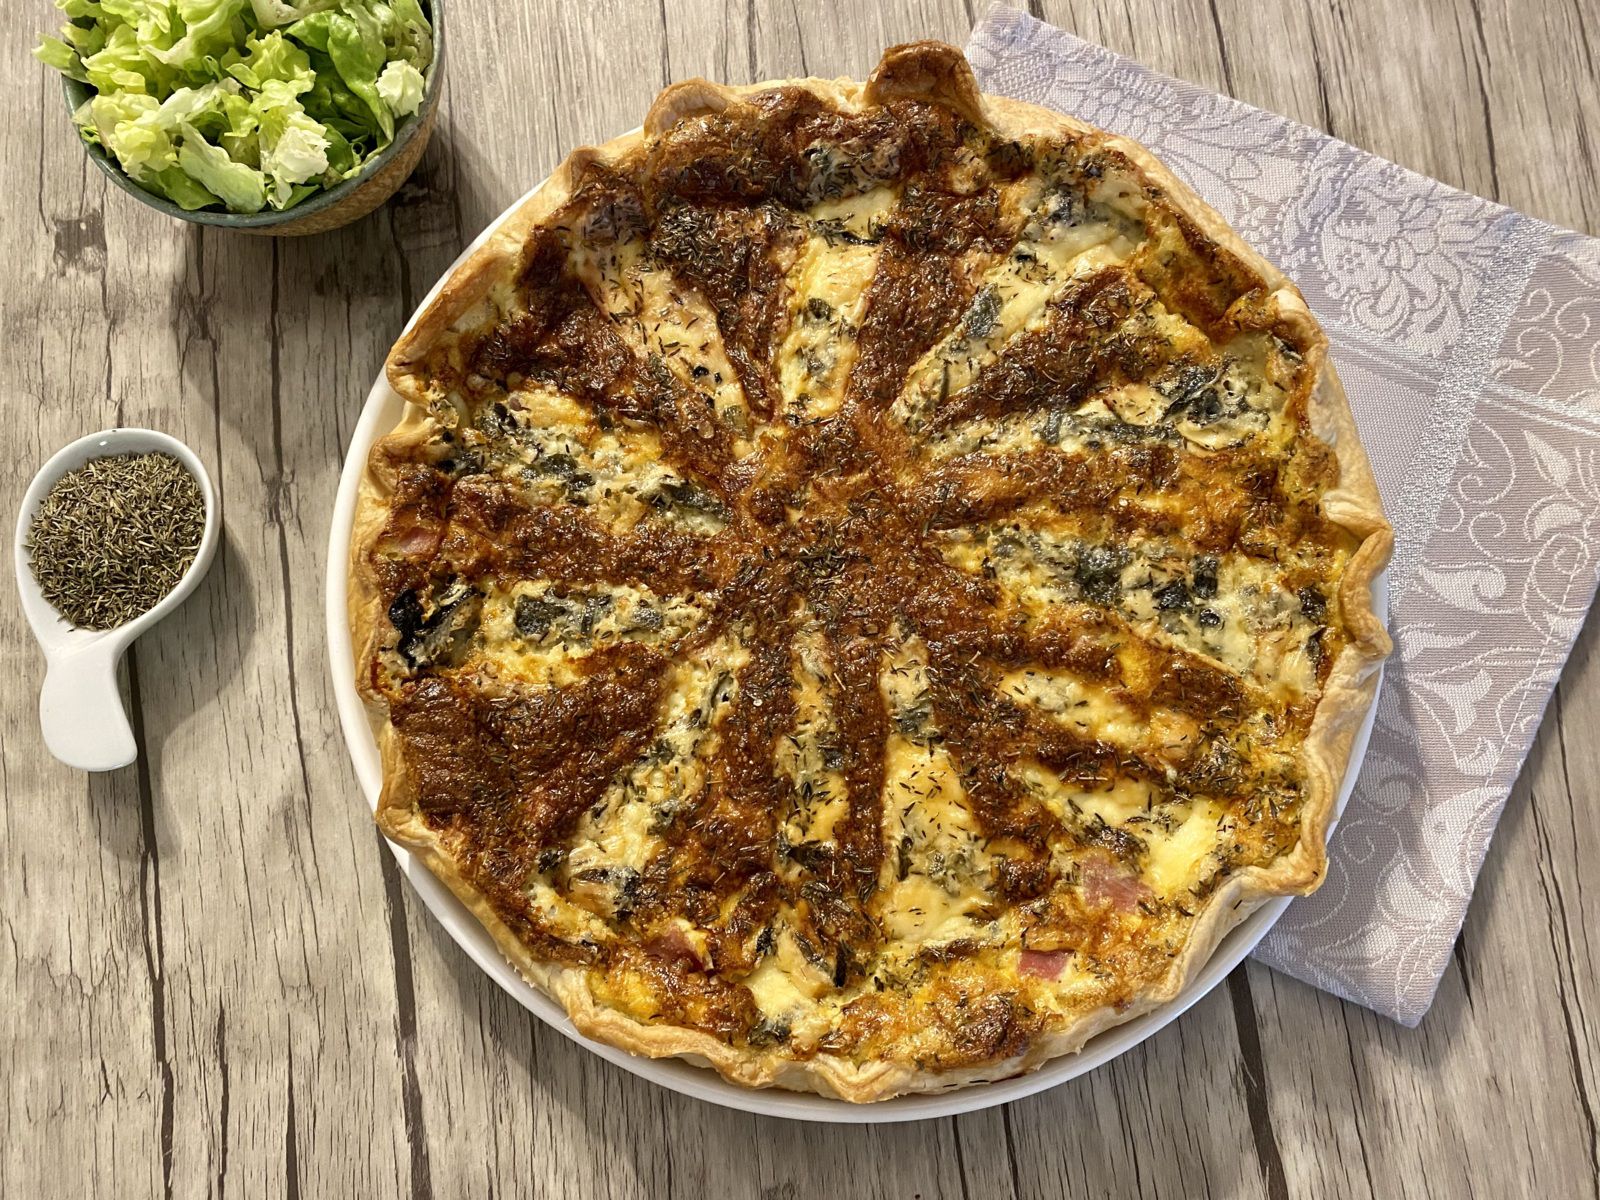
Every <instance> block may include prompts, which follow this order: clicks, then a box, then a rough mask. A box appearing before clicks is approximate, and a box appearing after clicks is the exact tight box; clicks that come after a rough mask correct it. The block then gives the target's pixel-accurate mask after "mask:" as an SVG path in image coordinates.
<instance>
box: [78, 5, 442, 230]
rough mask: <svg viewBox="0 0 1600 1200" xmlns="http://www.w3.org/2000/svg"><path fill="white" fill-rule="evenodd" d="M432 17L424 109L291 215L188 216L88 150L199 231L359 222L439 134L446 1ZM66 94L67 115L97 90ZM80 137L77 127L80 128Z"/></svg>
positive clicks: (210, 212)
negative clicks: (211, 227)
mask: <svg viewBox="0 0 1600 1200" xmlns="http://www.w3.org/2000/svg"><path fill="white" fill-rule="evenodd" d="M423 3H424V5H425V6H426V8H427V9H428V17H429V19H430V20H431V21H432V22H433V62H432V64H431V65H430V66H429V67H428V70H427V72H426V75H427V78H426V81H425V83H424V86H423V91H422V104H421V105H420V106H419V107H418V108H417V111H416V112H415V113H413V114H412V115H411V116H409V117H407V118H406V119H405V121H404V123H402V124H401V125H400V127H399V128H398V129H396V130H395V134H394V141H392V142H390V143H389V144H388V145H387V146H385V147H384V148H383V150H382V151H381V152H380V153H378V154H375V155H373V156H372V158H370V159H369V160H367V163H366V165H365V166H363V167H362V168H361V171H360V173H359V174H357V175H354V176H352V177H351V178H349V179H346V180H344V181H343V182H342V183H340V184H339V185H338V186H336V187H332V188H329V189H328V190H327V191H324V192H318V193H317V194H316V195H314V196H309V197H307V198H306V199H305V200H302V201H301V202H300V203H299V204H297V205H295V206H294V207H293V208H291V209H289V210H288V211H286V212H278V211H273V210H265V209H264V210H262V211H261V212H258V213H231V212H226V211H223V210H220V209H198V210H196V211H194V212H186V211H185V210H184V209H182V208H179V207H178V206H177V205H176V204H174V203H172V201H170V200H168V199H166V198H165V197H163V196H157V195H155V194H154V193H152V192H147V191H145V190H144V188H142V187H140V186H139V185H138V184H137V183H135V182H134V181H133V180H131V179H129V178H128V176H127V175H126V174H125V173H124V172H123V170H122V168H121V167H120V166H118V165H117V161H116V159H114V158H112V157H111V156H110V155H109V154H107V153H106V151H105V149H104V147H102V146H98V145H96V144H94V143H92V142H84V141H83V139H82V138H79V139H78V140H79V141H80V142H82V144H83V148H84V150H85V151H86V152H87V153H88V155H89V157H90V159H92V160H93V161H94V164H95V166H97V167H99V168H100V169H101V170H102V171H103V172H105V174H106V177H107V178H108V179H110V180H111V182H112V183H114V184H116V185H117V186H118V187H119V188H121V189H122V190H123V191H125V192H127V193H128V194H129V195H130V196H134V197H136V198H137V199H138V200H139V202H140V203H142V204H145V205H147V206H149V207H150V208H153V209H156V210H157V211H159V212H164V213H166V214H167V216H169V217H176V218H177V219H178V220H180V221H189V222H192V223H194V224H197V225H215V226H218V227H219V228H222V229H235V230H238V231H239V232H240V233H255V234H266V235H268V236H272V237H293V236H298V235H304V234H310V233H324V232H326V231H327V230H330V229H337V228H338V227H339V226H341V225H348V224H349V223H350V222H351V221H356V220H359V219H360V218H362V217H364V216H366V215H367V214H368V213H370V212H371V211H372V210H373V209H375V208H377V207H378V206H379V205H380V204H382V203H383V202H384V201H385V200H387V199H389V197H390V196H392V195H394V194H395V192H397V191H399V190H400V185H401V184H402V183H404V182H405V181H406V177H407V176H408V175H410V174H411V172H412V171H413V170H415V169H416V165H417V163H418V162H419V161H420V160H421V158H422V152H423V151H424V150H425V149H427V146H428V138H429V137H430V136H431V135H432V133H433V123H434V117H435V115H436V114H437V112H438V107H439V94H440V92H442V91H443V90H444V43H445V29H444V24H445V23H444V0H423ZM61 82H62V90H63V91H64V92H65V93H66V97H67V111H68V112H76V111H77V110H78V108H79V107H80V106H81V105H82V104H83V103H84V101H86V100H88V99H89V98H90V97H91V96H93V95H94V89H93V88H91V87H90V86H89V85H88V84H85V83H80V82H79V81H78V80H76V79H65V78H63V79H62V81H61ZM74 135H75V136H76V127H74Z"/></svg>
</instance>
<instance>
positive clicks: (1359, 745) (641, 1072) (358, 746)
mask: <svg viewBox="0 0 1600 1200" xmlns="http://www.w3.org/2000/svg"><path fill="white" fill-rule="evenodd" d="M540 186H542V185H540ZM535 191H538V187H535V188H534V189H533V190H532V191H530V192H528V196H531V195H533V192H535ZM528 196H524V197H523V198H522V200H526V199H527V198H528ZM522 200H518V201H517V203H516V204H513V205H512V206H511V207H510V208H508V209H506V211H505V212H503V213H501V214H500V216H499V217H497V218H496V219H495V221H494V222H493V223H492V224H491V225H490V226H489V227H488V228H487V229H485V230H484V231H483V232H482V233H481V234H479V235H478V238H477V240H475V241H474V242H473V243H472V245H470V246H468V247H467V248H466V250H464V251H462V253H461V257H460V258H458V259H456V261H455V262H454V263H452V264H451V266H450V269H449V270H448V271H446V272H445V273H444V275H443V276H441V277H440V279H439V282H438V283H436V284H435V285H434V286H433V290H432V291H430V292H429V293H428V295H427V297H426V298H425V299H424V300H423V301H422V303H421V304H420V305H419V306H418V307H417V312H418V313H420V312H421V311H422V310H423V309H425V308H427V307H428V305H429V304H431V303H432V302H433V298H434V297H435V296H436V295H438V293H439V290H440V289H441V288H442V287H443V286H444V282H445V280H446V279H448V278H449V277H450V276H451V275H452V274H453V273H454V272H455V270H456V268H457V267H459V266H460V265H461V264H462V263H463V262H464V261H465V260H466V258H467V256H468V255H470V254H471V253H472V252H473V251H474V250H476V249H477V248H478V247H479V246H481V245H482V244H483V243H484V242H485V241H486V240H487V239H488V238H489V236H490V235H491V234H492V233H493V232H494V231H495V229H497V228H498V227H499V226H500V223H501V222H502V221H504V220H505V219H506V218H507V217H509V216H510V215H511V214H512V213H513V212H514V211H516V209H517V208H518V207H520V205H521V204H522ZM415 320H416V314H415V313H414V314H412V317H411V321H412V322H414V321H415ZM409 327H410V324H409V323H408V325H407V328H409ZM404 411H405V401H404V400H402V399H401V397H400V396H399V394H398V393H396V392H395V391H394V389H393V388H391V387H390V386H389V383H388V380H387V379H385V378H384V376H383V375H382V373H380V374H379V376H378V378H377V379H376V380H375V381H374V382H373V385H372V391H371V392H370V393H369V394H368V396H367V403H366V407H365V408H364V409H363V410H362V413H361V420H360V421H359V423H357V425H356V430H355V433H354V434H353V435H352V437H351V439H350V449H349V452H348V454H347V455H346V457H345V464H344V472H343V474H342V475H341V476H340V478H339V493H338V497H337V498H336V500H335V501H334V506H333V527H332V530H331V531H330V533H329V537H328V587H327V620H328V662H329V666H330V669H331V670H332V672H333V689H334V696H335V698H336V700H337V702H338V706H339V720H340V723H341V725H342V726H343V728H344V737H345V741H346V743H348V745H349V747H350V759H351V761H352V762H353V763H354V764H355V769H356V778H357V779H358V780H359V781H360V783H361V790H362V792H363V793H364V794H365V796H366V799H367V803H368V804H369V805H371V806H372V807H373V808H374V809H376V808H377V805H378V793H379V792H380V790H381V789H382V787H383V766H382V762H381V760H380V759H379V756H378V743H377V739H376V736H375V733H374V730H373V727H372V723H371V720H370V718H369V717H368V715H367V710H366V706H365V704H364V703H363V702H362V700H361V696H360V694H359V693H358V692H357V691H356V679H355V654H354V650H353V649H352V646H351V642H350V625H349V621H348V619H347V616H346V613H347V606H346V593H345V586H346V574H347V564H348V563H349V561H350V527H351V525H352V523H353V522H354V519H355V511H356V497H357V494H358V493H359V491H360V485H361V477H362V474H363V473H364V472H365V470H366V463H367V452H368V450H370V449H371V447H372V444H373V443H374V442H375V441H377V440H378V439H379V438H380V437H382V436H383V435H384V434H386V433H388V432H389V430H391V429H393V428H394V427H395V426H396V425H398V424H399V423H400V419H401V417H402V416H403V415H404ZM1373 601H1374V604H1375V606H1376V611H1377V612H1386V611H1387V610H1388V602H1389V587H1388V577H1387V575H1381V576H1379V577H1378V579H1377V580H1376V581H1375V582H1374V583H1373ZM1380 687H1381V684H1380ZM1377 708H1378V706H1377V702H1376V699H1374V702H1373V705H1372V707H1371V708H1370V709H1369V710H1368V712H1367V718H1366V720H1365V721H1364V722H1363V723H1362V725H1361V729H1360V731H1359V732H1358V733H1357V734H1356V739H1355V745H1354V746H1353V747H1352V749H1351V754H1350V766H1349V769H1348V770H1347V771H1346V773H1345V779H1344V785H1343V787H1342V788H1341V789H1340V792H1339V801H1338V808H1337V811H1336V813H1335V819H1337V816H1338V813H1342V812H1343V811H1344V806H1345V802H1346V801H1347V800H1349V798H1350V792H1351V790H1352V789H1353V788H1354V787H1355V780H1356V776H1357V774H1359V773H1360V770H1361V761H1362V759H1363V758H1364V757H1365V756H1366V750H1367V740H1368V738H1369V737H1370V736H1371V733H1372V722H1373V718H1374V716H1375V715H1376V713H1377ZM389 848H390V849H391V850H393V851H394V855H395V858H397V859H398V860H399V861H400V870H401V872H402V873H403V874H404V875H405V876H406V878H407V879H409V880H410V881H411V886H412V887H414V888H416V890H417V894H418V895H419V896H421V897H422V901H423V903H424V904H426V905H427V906H428V908H429V909H430V910H431V911H432V912H433V915H434V916H435V917H436V918H437V919H438V921H439V923H440V924H441V925H443V926H444V928H445V931H446V932H448V933H449V934H450V936H451V937H452V938H454V939H455V941H456V943H457V945H459V946H460V947H461V948H462V949H463V950H465V951H466V952H467V955H468V957H470V958H471V959H472V960H473V962H475V963H477V964H478V966H480V967H482V968H483V971H484V973H485V974H487V975H488V976H489V978H491V979H493V980H494V981H495V982H496V983H498V984H499V985H500V986H501V987H503V988H504V989H505V990H506V991H507V992H509V993H510V994H511V995H512V996H513V997H515V998H516V999H517V1000H518V1001H519V1002H520V1003H521V1004H523V1005H524V1006H525V1007H527V1008H528V1010H529V1011H531V1012H532V1013H533V1014H534V1015H535V1016H536V1017H538V1018H539V1019H540V1020H541V1021H543V1022H544V1023H545V1024H546V1025H549V1026H550V1027H551V1028H553V1029H555V1030H556V1031H558V1032H559V1033H562V1034H564V1035H565V1036H567V1037H569V1038H571V1039H572V1040H573V1041H575V1042H577V1043H578V1044H579V1045H581V1046H584V1047H585V1048H587V1049H589V1050H592V1051H594V1053H596V1054H598V1055H599V1056H600V1057H601V1058H603V1059H605V1060H607V1061H608V1062H613V1063H615V1064H616V1065H617V1066H619V1067H621V1068H623V1069H624V1070H626V1071H632V1072H633V1073H634V1074H635V1075H638V1076H639V1077H640V1078H642V1079H648V1080H650V1081H651V1082H652V1083H659V1084H660V1085H661V1086H662V1087H667V1088H671V1089H672V1090H673V1091H675V1092H682V1093H683V1094H684V1095H685V1096H693V1097H695V1098H696V1099H699V1100H708V1101H710V1102H711V1103H712V1104H721V1105H724V1106H726V1107H728V1108H736V1109H742V1110H744V1111H746V1112H752V1113H758V1114H763V1115H766V1116H776V1117H790V1118H793V1119H795V1120H802V1121H835V1122H841V1123H848V1124H875V1123H881V1122H889V1121H916V1120H922V1119H925V1118H930V1117H944V1116H950V1115H952V1114H955V1113H965V1112H974V1111H976V1110H978V1109H982V1108H990V1107H992V1106H994V1105H996V1104H1005V1103H1007V1102H1008V1101H1011V1100H1019V1099H1021V1098H1022V1097H1024V1096H1031V1095H1033V1094H1034V1093H1035V1092H1041V1091H1044V1090H1045V1089H1046V1088H1051V1087H1055V1086H1056V1085H1057V1084H1060V1083H1065V1082H1066V1081H1067V1080H1069V1079H1076V1078H1077V1077H1078V1076H1079V1075H1082V1074H1084V1073H1085V1072H1086V1071H1092V1070H1093V1069H1094V1068H1095V1067H1098V1066H1100V1065H1101V1064H1102V1063H1105V1062H1108V1061H1110V1060H1111V1059H1113V1058H1115V1057H1117V1055H1119V1054H1122V1053H1124V1052H1126V1051H1128V1050H1131V1049H1132V1048H1133V1047H1134V1046H1137V1045H1138V1044H1139V1043H1140V1042H1142V1041H1144V1040H1145V1039H1146V1038H1147V1037H1149V1036H1151V1035H1152V1034H1153V1033H1155V1032H1156V1031H1157V1030H1158V1029H1160V1028H1162V1027H1163V1026H1164V1025H1166V1024H1167V1023H1168V1022H1169V1021H1172V1020H1173V1019H1175V1018H1176V1017H1178V1016H1179V1015H1180V1014H1182V1013H1183V1012H1184V1011H1185V1010H1187V1009H1188V1008H1189V1007H1190V1006H1191V1005H1193V1004H1195V1003H1196V1002H1197V1001H1199V1000H1200V998H1201V997H1203V996H1204V995H1205V994H1206V993H1207V992H1209V991H1210V990H1211V989H1212V988H1214V987H1216V986H1217V984H1218V983H1220V982H1222V980H1223V978H1224V977H1226V976H1227V974H1228V972H1230V971H1232V970H1233V969H1234V967H1236V966H1238V965H1239V964H1240V963H1241V962H1243V961H1244V959H1245V958H1246V957H1247V956H1248V955H1249V953H1250V951H1252V950H1253V949H1255V947H1256V943H1258V942H1259V941H1260V940H1261V939H1262V938H1263V937H1265V936H1266V935H1267V931H1268V930H1269V929H1271V928H1272V926H1273V925H1274V924H1275V923H1276V922H1277V920H1278V918H1279V917H1280V916H1281V915H1282V914H1283V910H1284V909H1285V908H1287V907H1288V906H1289V902H1290V900H1291V897H1288V896H1284V897H1279V898H1276V899H1273V900H1269V901H1267V902H1266V903H1265V904H1263V905H1262V906H1261V907H1260V908H1258V909H1256V911H1255V912H1253V913H1251V914H1250V915H1249V916H1248V917H1246V918H1245V919H1244V920H1243V921H1241V922H1240V923H1239V925H1238V926H1237V927H1235V928H1234V929H1233V931H1232V932H1230V933H1229V934H1228V936H1227V937H1225V938H1223V939H1222V942H1221V943H1220V944H1219V945H1218V946H1217V949H1216V952H1215V953H1214V954H1213V955H1212V956H1211V958H1210V960H1209V961H1208V962H1207V963H1206V965H1205V966H1204V967H1203V968H1202V969H1201V970H1200V972H1199V973H1198V974H1197V975H1196V976H1195V977H1194V978H1193V979H1191V980H1190V981H1189V986H1188V987H1186V988H1184V990H1183V991H1182V992H1181V993H1179V994H1178V996H1176V997H1175V998H1174V999H1173V1000H1172V1001H1171V1002H1170V1003H1168V1004H1164V1005H1162V1006H1161V1007H1160V1008H1157V1009H1154V1010H1152V1011H1150V1012H1148V1013H1145V1014H1144V1015H1143V1016H1139V1017H1135V1018H1134V1019H1133V1020H1131V1021H1129V1022H1127V1023H1126V1024H1123V1025H1118V1026H1116V1027H1114V1028H1112V1029H1108V1030H1106V1032H1104V1033H1102V1034H1100V1035H1099V1036H1097V1037H1094V1038H1091V1039H1090V1040H1089V1042H1088V1043H1087V1044H1086V1045H1085V1046H1084V1047H1083V1049H1082V1050H1080V1051H1079V1052H1078V1053H1076V1054H1069V1055H1066V1056H1064V1057H1062V1058H1057V1059H1053V1060H1052V1061H1050V1062H1048V1063H1046V1064H1045V1065H1044V1066H1043V1067H1041V1068H1039V1069H1038V1070H1037V1071H1034V1072H1032V1073H1031V1074H1027V1075H1019V1076H1017V1077H1015V1078H1012V1079H1001V1080H996V1081H995V1082H993V1083H982V1084H975V1085H973V1086H971V1087H966V1088H961V1089H959V1090H957V1091H953V1092H943V1093H939V1094H935V1095H925V1096H901V1097H897V1098H896V1099H892V1100H884V1101H881V1102H879V1103H877V1104H850V1103H848V1102H847V1101H844V1100H833V1099H829V1098H828V1097H825V1096H817V1095H812V1094H809V1093H802V1092H789V1091H783V1090H781V1089H777V1088H770V1089H767V1090H764V1091H756V1090H753V1089H750V1088H743V1087H739V1086H737V1085H735V1084H732V1083H729V1082H727V1081H726V1080H724V1079H723V1078H722V1077H721V1076H720V1075H718V1074H717V1073H716V1072H715V1071H713V1070H711V1069H710V1068H707V1067H695V1066H691V1065H690V1064H688V1063H686V1062H682V1061H680V1060H679V1059H673V1058H644V1057H642V1056H640V1055H636V1054H631V1053H629V1052H628V1051H626V1050H621V1049H618V1048H617V1047H616V1046H610V1045H607V1044H606V1043H604V1042H596V1041H592V1040H591V1039H589V1038H586V1037H584V1036H583V1034H581V1033H579V1032H578V1030H577V1029H576V1028H575V1027H574V1026H573V1024H572V1022H571V1021H570V1020H569V1019H568V1018H567V1014H566V1012H565V1010H564V1009H562V1007H561V1006H560V1005H559V1004H557V1003H556V1002H555V1001H554V1000H552V999H551V998H550V997H549V996H546V995H545V994H544V993H543V992H541V991H539V990H538V989H537V988H535V987H534V986H533V985H532V984H530V983H528V982H527V981H526V980H525V979H523V978H522V976H520V975H518V974H517V972H516V971H515V970H514V969H513V968H512V967H511V965H510V964H509V963H508V962H506V960H505V958H504V957H503V956H502V955H501V953H500V950H499V948H498V947H497V946H496V945H495V944H494V939H492V938H491V937H490V936H489V935H488V933H487V932H485V930H484V928H483V926H482V925H481V924H479V922H478V919H477V918H476V917H474V916H473V915H472V914H471V913H470V912H469V911H467V908H466V906H465V905H463V904H462V903H461V902H460V901H459V900H457V899H456V897H455V895H454V894H453V893H452V892H451V891H450V889H449V888H447V887H445V885H444V884H442V883H440V882H439V880H438V879H437V878H436V877H435V876H434V874H433V872H432V871H430V870H428V868H427V867H426V866H424V865H423V864H422V863H420V862H418V861H417V860H416V859H414V858H413V857H412V856H411V855H410V854H409V853H407V852H406V851H405V850H403V849H401V848H400V847H399V846H396V845H394V844H393V843H390V846H389Z"/></svg>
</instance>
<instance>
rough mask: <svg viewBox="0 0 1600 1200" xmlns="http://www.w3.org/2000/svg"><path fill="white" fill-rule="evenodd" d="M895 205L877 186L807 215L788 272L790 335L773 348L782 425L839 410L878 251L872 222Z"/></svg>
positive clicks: (875, 223) (889, 192) (888, 192)
mask: <svg viewBox="0 0 1600 1200" xmlns="http://www.w3.org/2000/svg"><path fill="white" fill-rule="evenodd" d="M894 200H895V194H894V192H893V191H892V190H891V189H889V188H876V189H874V190H872V191H869V192H863V193H860V194H858V195H855V196H851V197H849V198H847V199H843V200H834V201H828V202H825V203H823V204H819V205H818V206H817V207H815V208H813V209H812V210H811V212H810V213H809V214H808V218H809V221H810V225H811V232H810V234H809V236H808V237H807V239H806V243H805V246H804V247H803V248H802V250H801V252H800V256H799V258H798V259H797V261H796V263H795V266H794V268H793V270H792V271H791V272H790V274H789V317H788V330H789V332H788V335H787V336H786V337H785V338H784V341H783V345H782V347H781V348H780V349H779V351H778V372H779V385H780V390H781V392H782V397H783V399H782V411H783V416H784V417H785V418H787V419H789V420H792V421H807V420H813V419H816V418H820V417H829V416H832V415H833V414H834V413H836V412H838V411H839V404H840V403H841V401H842V400H843V399H844V385H845V381H846V380H848V379H849V377H850V368H851V367H852V366H853V365H854V364H855V360H856V333H857V331H858V329H859V328H860V324H861V311H862V309H863V307H864V306H865V303H866V297H867V288H868V286H869V285H870V284H871V282H872V276H873V272H875V271H876V270H877V267H878V254H879V252H880V250H881V249H882V247H881V245H880V244H879V241H878V239H879V237H880V236H881V235H880V232H879V224H880V222H881V221H882V220H883V218H884V217H886V216H887V214H888V212H889V210H890V208H891V207H892V206H893V204H894Z"/></svg>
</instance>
